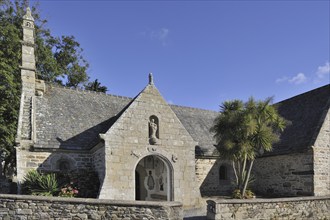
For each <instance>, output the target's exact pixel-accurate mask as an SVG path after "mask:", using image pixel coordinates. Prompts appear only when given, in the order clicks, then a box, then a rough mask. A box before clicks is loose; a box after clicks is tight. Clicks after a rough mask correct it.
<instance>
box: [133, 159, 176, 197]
mask: <svg viewBox="0 0 330 220" xmlns="http://www.w3.org/2000/svg"><path fill="white" fill-rule="evenodd" d="M173 187H174V186H173V169H172V166H171V164H170V162H169V161H168V160H167V159H165V158H164V157H162V156H160V155H149V156H146V157H143V158H142V159H141V160H140V161H139V162H138V164H137V166H136V168H135V199H136V200H142V201H173V199H174V198H173Z"/></svg>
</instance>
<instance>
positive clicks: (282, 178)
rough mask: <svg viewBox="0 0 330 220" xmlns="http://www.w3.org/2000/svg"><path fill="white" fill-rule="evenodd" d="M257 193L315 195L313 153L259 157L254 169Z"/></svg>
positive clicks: (279, 195)
mask: <svg viewBox="0 0 330 220" xmlns="http://www.w3.org/2000/svg"><path fill="white" fill-rule="evenodd" d="M252 172H253V175H254V176H255V177H256V180H255V182H254V183H253V185H254V186H253V188H254V191H255V192H256V193H257V195H267V196H272V197H281V196H286V197H288V196H302V195H305V196H306V195H308V196H309V195H313V189H314V187H313V173H314V171H313V154H312V153H311V152H310V153H300V154H290V155H278V156H270V157H262V158H258V159H257V160H256V161H255V164H254V166H253V169H252Z"/></svg>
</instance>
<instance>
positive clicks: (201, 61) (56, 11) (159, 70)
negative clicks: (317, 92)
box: [31, 0, 330, 111]
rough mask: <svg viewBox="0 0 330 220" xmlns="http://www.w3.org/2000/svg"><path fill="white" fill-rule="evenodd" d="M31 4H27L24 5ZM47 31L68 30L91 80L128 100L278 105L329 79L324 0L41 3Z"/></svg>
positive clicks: (326, 5)
mask: <svg viewBox="0 0 330 220" xmlns="http://www.w3.org/2000/svg"><path fill="white" fill-rule="evenodd" d="M33 3H34V1H31V4H33ZM40 9H41V14H42V16H43V17H44V18H46V19H48V21H49V23H48V27H49V28H50V29H51V30H52V33H53V35H55V36H60V35H74V36H75V37H76V39H77V40H78V42H80V44H81V47H82V48H83V49H84V53H83V54H84V56H85V58H86V59H87V60H88V61H89V63H90V69H89V74H90V76H91V79H92V80H93V79H96V78H97V79H99V81H100V82H101V83H102V84H104V85H106V86H107V87H108V89H109V93H111V94H116V95H122V96H129V97H134V96H135V95H137V94H138V93H139V92H140V91H141V90H142V89H143V88H144V86H145V85H146V84H147V82H148V73H149V72H152V73H153V75H154V81H155V84H156V86H157V88H158V89H159V91H160V92H161V94H162V95H163V96H164V98H165V99H166V100H167V101H168V102H169V103H173V104H176V105H183V106H190V107H196V108H203V109H210V110H216V111H217V110H218V109H219V105H220V104H221V103H222V102H223V101H225V100H232V99H242V100H247V99H248V98H249V97H250V96H254V97H255V98H257V99H265V98H266V97H269V96H274V101H275V102H278V101H281V100H284V99H287V98H290V97H292V96H295V95H298V94H300V93H303V92H306V91H309V90H311V89H314V88H317V87H320V86H322V85H326V84H328V83H329V60H330V58H329V51H330V48H329V41H330V37H329V26H330V24H329V21H330V18H329V10H330V7H329V1H312V0H311V1H184V0H181V1H174V0H173V1H157V0H155V1H106V0H103V1H40Z"/></svg>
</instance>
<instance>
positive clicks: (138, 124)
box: [100, 84, 199, 209]
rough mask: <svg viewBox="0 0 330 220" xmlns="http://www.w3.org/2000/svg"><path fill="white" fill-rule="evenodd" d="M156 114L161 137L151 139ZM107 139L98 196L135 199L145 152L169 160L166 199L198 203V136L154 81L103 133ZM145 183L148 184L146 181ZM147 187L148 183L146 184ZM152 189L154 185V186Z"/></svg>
mask: <svg viewBox="0 0 330 220" xmlns="http://www.w3.org/2000/svg"><path fill="white" fill-rule="evenodd" d="M151 117H157V118H158V119H157V120H158V131H157V132H159V133H156V135H157V142H156V143H151V142H150V137H151V136H150V128H149V122H150V118H151ZM102 136H103V138H104V140H105V171H106V173H105V179H104V182H103V184H102V187H101V191H100V198H111V199H125V200H134V199H135V196H136V192H137V190H136V189H137V188H138V187H136V181H135V180H136V173H135V171H136V167H137V165H138V164H139V162H140V161H141V160H144V158H146V157H147V156H151V155H152V156H154V157H157V158H159V159H160V160H162V161H163V162H164V163H165V167H166V173H167V174H168V178H167V184H168V185H167V186H168V188H167V189H168V191H167V199H168V200H170V201H173V200H174V201H179V202H182V203H183V206H184V209H194V208H195V207H196V206H198V199H199V196H198V192H197V186H196V179H195V146H196V144H197V143H196V142H195V141H194V140H193V139H192V137H191V136H190V135H189V133H188V132H187V130H186V129H185V128H184V126H183V125H182V124H181V122H180V121H179V119H178V118H177V116H176V115H175V113H174V112H173V111H172V109H171V108H170V106H169V105H168V104H167V103H166V101H165V100H164V99H163V98H162V96H161V95H160V94H159V91H158V90H157V89H156V87H154V85H150V84H149V85H148V86H147V87H146V88H145V89H144V90H143V91H142V92H141V93H140V94H139V95H138V96H137V97H136V98H135V99H134V100H133V102H132V103H131V104H130V105H129V106H127V108H126V109H125V111H124V112H122V113H121V114H120V115H119V117H118V119H117V120H116V122H115V123H114V124H113V125H112V127H111V128H110V129H109V130H108V131H107V132H106V134H104V135H102ZM142 187H144V188H146V189H147V187H146V184H144V185H142ZM147 190H148V189H147ZM150 190H152V189H150Z"/></svg>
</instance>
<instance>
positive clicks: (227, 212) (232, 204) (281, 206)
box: [207, 197, 330, 220]
mask: <svg viewBox="0 0 330 220" xmlns="http://www.w3.org/2000/svg"><path fill="white" fill-rule="evenodd" d="M329 216H330V197H301V198H284V199H253V200H237V199H232V200H220V199H219V200H208V201H207V219H217V220H220V219H225V220H231V219H329Z"/></svg>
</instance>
